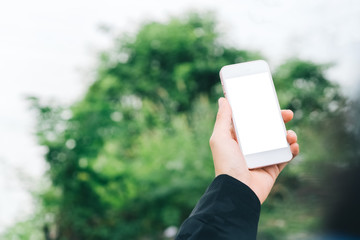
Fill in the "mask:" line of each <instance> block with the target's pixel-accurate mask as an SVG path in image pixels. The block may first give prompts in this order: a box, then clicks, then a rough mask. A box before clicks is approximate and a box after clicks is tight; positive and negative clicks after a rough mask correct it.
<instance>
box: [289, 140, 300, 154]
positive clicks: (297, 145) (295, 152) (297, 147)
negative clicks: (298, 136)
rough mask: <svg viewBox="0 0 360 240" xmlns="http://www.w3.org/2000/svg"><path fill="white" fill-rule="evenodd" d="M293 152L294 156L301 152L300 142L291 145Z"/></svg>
mask: <svg viewBox="0 0 360 240" xmlns="http://www.w3.org/2000/svg"><path fill="white" fill-rule="evenodd" d="M290 150H291V153H292V154H293V158H294V157H296V156H297V155H298V154H299V152H300V147H299V144H297V143H293V144H291V145H290Z"/></svg>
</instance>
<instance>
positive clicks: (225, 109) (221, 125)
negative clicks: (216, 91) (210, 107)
mask: <svg viewBox="0 0 360 240" xmlns="http://www.w3.org/2000/svg"><path fill="white" fill-rule="evenodd" d="M218 103H219V110H218V113H217V116H216V122H215V126H214V134H216V135H218V134H220V135H225V134H226V135H231V131H230V130H231V124H232V122H231V108H230V105H229V103H228V101H227V100H226V99H225V98H223V97H221V98H219V101H218Z"/></svg>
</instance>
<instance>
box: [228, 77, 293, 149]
mask: <svg viewBox="0 0 360 240" xmlns="http://www.w3.org/2000/svg"><path fill="white" fill-rule="evenodd" d="M224 81H225V85H226V96H227V98H228V100H229V102H230V105H231V109H232V114H233V121H234V123H235V126H236V129H237V130H236V131H237V135H238V140H239V141H240V145H241V148H242V151H243V153H244V155H248V154H253V153H258V152H265V151H269V150H274V149H279V148H285V147H287V146H288V144H287V141H286V135H285V130H284V124H283V122H282V121H283V119H282V117H281V114H280V113H279V108H278V102H277V101H278V100H277V97H276V93H275V90H274V88H273V84H272V79H271V78H270V73H268V72H264V73H258V74H253V75H247V76H241V77H235V78H229V79H225V80H224Z"/></svg>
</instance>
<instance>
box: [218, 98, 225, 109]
mask: <svg viewBox="0 0 360 240" xmlns="http://www.w3.org/2000/svg"><path fill="white" fill-rule="evenodd" d="M223 101H224V100H223V98H222V97H221V98H219V100H218V104H219V107H221V105H222V104H223Z"/></svg>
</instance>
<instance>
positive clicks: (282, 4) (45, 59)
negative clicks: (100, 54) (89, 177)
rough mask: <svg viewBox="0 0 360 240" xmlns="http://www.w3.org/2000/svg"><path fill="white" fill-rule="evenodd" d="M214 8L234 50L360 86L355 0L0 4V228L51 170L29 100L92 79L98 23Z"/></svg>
mask: <svg viewBox="0 0 360 240" xmlns="http://www.w3.org/2000/svg"><path fill="white" fill-rule="evenodd" d="M187 10H198V11H207V10H213V11H215V12H216V13H217V16H218V18H219V23H220V25H219V27H220V28H221V29H222V30H223V31H224V32H226V35H225V36H224V39H226V41H227V42H228V43H230V44H233V45H235V46H238V47H241V48H244V49H252V50H259V51H261V52H262V53H263V54H264V55H265V56H266V57H267V59H268V60H269V63H270V65H272V66H276V65H277V64H279V63H280V62H282V61H284V60H285V59H286V58H288V57H293V56H295V57H300V58H304V59H309V60H313V61H316V62H319V63H324V62H333V63H335V64H336V65H335V66H334V67H333V68H332V69H331V70H330V71H328V76H329V78H330V79H332V80H333V81H336V82H338V83H340V84H341V86H342V89H343V92H344V94H346V95H348V96H354V95H355V93H356V86H357V85H358V83H359V82H360V67H359V64H360V31H359V26H360V1H356V0H343V1H340V0H339V1H331V0H317V1H311V0H302V1H295V0H291V1H290V0H269V1H260V0H236V1H235V0H229V1H218V0H182V1H169V0H159V1H145V0H143V1H142V0H132V1H121V0H120V1H119V0H102V1H89V0H77V1H70V0H62V1H56V2H54V1H46V0H33V1H26V0H22V1H20V0H12V1H3V2H2V3H0V83H1V85H0V86H1V87H0V101H1V103H0V134H1V135H0V232H1V231H3V230H4V229H5V228H6V227H7V226H9V225H10V224H11V223H13V222H14V221H17V220H19V219H22V218H23V217H24V216H25V215H26V214H27V213H29V212H31V211H32V202H31V197H30V195H29V194H28V193H27V190H28V189H31V188H32V187H33V186H34V185H36V184H35V183H36V182H37V181H39V180H41V177H42V175H43V173H44V171H45V170H46V164H45V163H44V160H43V158H42V155H43V153H44V150H43V149H42V148H41V147H39V146H38V145H37V143H36V139H35V137H34V124H35V119H34V114H33V113H32V112H30V111H29V110H28V107H29V106H28V104H27V102H26V101H25V96H28V95H35V96H38V97H41V98H42V99H44V100H45V101H48V100H51V99H53V100H56V101H57V102H61V103H65V104H70V103H71V102H73V101H75V100H76V99H79V98H80V97H81V96H82V93H84V91H85V90H86V87H87V86H88V85H87V84H88V83H89V82H90V81H91V80H92V79H91V75H90V74H88V73H89V72H90V70H91V69H92V68H93V66H94V64H95V57H94V56H95V53H96V52H97V51H98V50H100V49H103V48H107V47H109V46H110V43H111V41H110V40H111V39H110V38H109V37H108V36H106V35H104V34H103V33H101V32H100V31H99V30H98V26H99V25H100V24H106V25H110V26H113V27H114V29H115V30H116V32H123V31H132V32H134V31H135V30H136V29H137V27H138V26H139V24H140V23H142V22H144V21H146V20H158V21H164V20H166V19H167V18H168V16H169V15H179V14H181V13H183V12H185V11H187Z"/></svg>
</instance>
